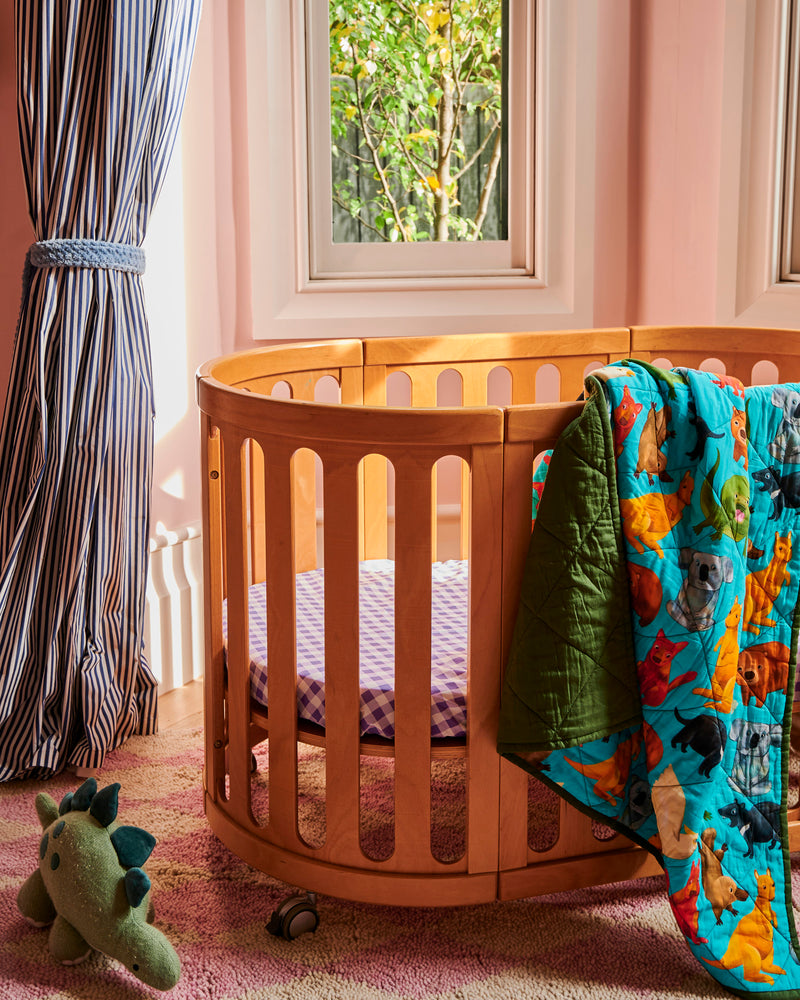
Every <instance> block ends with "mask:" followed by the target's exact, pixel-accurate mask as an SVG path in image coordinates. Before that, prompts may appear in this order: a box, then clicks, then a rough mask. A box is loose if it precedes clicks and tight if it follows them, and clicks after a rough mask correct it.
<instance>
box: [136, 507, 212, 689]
mask: <svg viewBox="0 0 800 1000" xmlns="http://www.w3.org/2000/svg"><path fill="white" fill-rule="evenodd" d="M200 530H201V528H200V522H199V521H198V522H195V523H193V524H188V525H185V526H184V527H183V528H180V529H178V530H177V531H169V532H166V533H164V534H159V535H155V536H153V537H152V538H151V539H150V569H149V572H148V576H147V591H146V596H145V655H146V657H147V662H148V663H149V665H150V667H151V669H152V670H153V672H154V673H155V675H156V677H157V678H158V693H159V694H166V692H167V691H171V690H172V689H173V688H177V687H181V686H182V685H183V684H188V683H189V681H192V680H195V679H197V678H199V677H202V676H203V540H202V538H201V535H200Z"/></svg>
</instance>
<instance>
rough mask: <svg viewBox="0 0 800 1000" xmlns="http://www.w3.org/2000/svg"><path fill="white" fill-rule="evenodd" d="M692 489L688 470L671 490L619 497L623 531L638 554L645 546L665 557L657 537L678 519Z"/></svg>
mask: <svg viewBox="0 0 800 1000" xmlns="http://www.w3.org/2000/svg"><path fill="white" fill-rule="evenodd" d="M693 489H694V479H692V476H691V473H689V472H685V473H684V474H683V479H681V481H680V483H679V485H678V489H677V490H676V491H675V492H674V493H661V492H659V493H645V494H644V495H643V496H640V497H630V498H629V499H621V500H620V502H619V507H620V513H621V514H622V519H623V520H622V530H623V533H624V534H625V537H626V538H627V539H628V541H629V542H630V543H631V545H632V546H633V547H634V549H636V551H637V552H638V553H639V555H642V554H643V553H644V546H645V545H646V546H647V547H648V548H649V549H652V550H653V551H654V552H656V553H657V554H658V558H659V559H663V558H664V551H663V549H662V548H661V546H660V545H659V544H658V542H659V539H661V538H663V537H664V536H665V535H668V534H669V532H670V531H672V529H673V528H674V527H675V525H676V524H677V523H678V521H680V519H681V515H682V514H683V510H684V508H685V507H686V505H687V504H688V503H691V500H692V490H693Z"/></svg>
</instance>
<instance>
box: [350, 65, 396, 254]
mask: <svg viewBox="0 0 800 1000" xmlns="http://www.w3.org/2000/svg"><path fill="white" fill-rule="evenodd" d="M353 82H354V84H355V88H356V108H357V109H358V117H359V121H360V122H361V131H362V132H363V133H364V142H366V144H367V149H369V151H370V156H371V158H372V164H373V166H374V167H375V172H376V173H377V175H378V180H379V181H380V185H381V187H382V188H383V194H384V197H385V198H386V200H387V202H388V203H389V208H390V209H391V211H392V215H393V216H394V221H395V227H396V228H397V231H398V232H399V233H400V235H401V236H402V238H403V241H404V242H408V236H407V235H406V231H405V228H404V226H403V220H402V219H401V217H400V209H399V207H398V205H397V202H396V201H395V198H394V195H393V194H392V191H391V188H390V187H389V181H388V179H387V177H386V171H385V170H384V169H383V164H382V163H381V161H380V157H379V156H378V149H377V147H376V146H375V145H374V144H373V142H372V140H371V138H370V135H369V129H368V127H367V122H366V118H365V114H364V102H363V101H362V98H361V87H360V86H359V82H358V77H357V76H356V77H355V78H354V80H353Z"/></svg>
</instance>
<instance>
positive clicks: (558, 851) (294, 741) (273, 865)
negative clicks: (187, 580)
mask: <svg viewBox="0 0 800 1000" xmlns="http://www.w3.org/2000/svg"><path fill="white" fill-rule="evenodd" d="M798 347H800V333H798V332H795V331H785V330H764V329H758V330H756V329H743V328H716V327H715V328H707V327H705V328H689V327H683V328H669V327H648V328H633V329H626V328H621V329H606V330H583V331H567V332H563V331H558V332H545V333H520V334H497V335H485V336H480V337H467V336H448V337H418V338H415V337H408V338H401V339H396V338H392V339H390V338H385V339H383V338H371V339H365V340H344V341H337V342H323V343H299V344H295V345H290V346H277V347H268V348H264V349H259V350H251V351H246V352H244V353H241V354H236V355H232V356H228V357H224V358H220V359H218V360H216V361H212V362H209V363H208V364H206V365H204V366H203V368H201V370H200V372H199V373H198V400H199V405H200V409H201V411H202V415H203V461H204V474H203V517H204V528H203V535H204V546H205V609H206V633H205V635H206V677H205V729H206V734H205V740H206V753H205V776H204V783H205V809H206V815H207V817H208V820H209V822H210V824H211V826H212V828H213V829H214V831H215V832H216V833H217V835H218V836H219V837H220V839H221V840H222V841H223V842H224V843H225V844H226V845H227V846H228V847H229V848H230V849H231V850H232V851H234V852H235V853H236V854H237V855H239V856H241V857H242V858H243V859H244V860H245V861H247V862H248V863H249V864H251V865H253V866H254V867H256V868H259V869H261V870H263V871H265V872H267V873H269V874H271V875H274V876H276V877H277V878H279V879H281V880H283V881H284V882H287V883H289V884H293V885H296V886H302V887H303V888H305V889H308V890H312V891H319V892H323V893H326V894H330V895H335V896H340V897H343V898H348V899H353V900H362V901H369V902H379V903H391V904H408V905H452V904H467V903H480V902H486V901H490V900H495V899H513V898H518V897H524V896H532V895H537V894H541V893H548V892H554V891H559V890H566V889H571V888H575V887H579V886H586V885H592V884H599V883H604V882H610V881H616V880H621V879H628V878H632V877H636V876H640V875H646V874H655V873H657V872H659V871H660V868H659V867H658V865H657V864H656V862H655V861H654V859H653V858H652V857H650V856H649V855H648V854H647V853H646V852H644V851H643V850H641V849H640V848H638V847H635V846H633V845H632V844H630V843H629V842H628V841H627V840H625V838H623V837H620V836H614V837H612V838H610V839H602V838H601V837H600V836H599V835H598V831H597V829H596V828H595V827H593V825H592V823H591V822H590V820H589V819H588V818H587V817H585V816H584V815H582V814H581V813H579V812H577V811H576V810H574V809H573V808H572V807H570V806H569V805H567V804H565V803H564V802H563V801H559V805H558V807H557V808H558V832H557V839H556V840H555V842H554V843H552V844H550V845H549V846H547V847H546V848H545V849H536V848H535V847H534V846H532V844H531V842H530V837H529V820H528V800H529V788H528V783H529V781H531V780H533V779H530V778H529V776H528V775H526V774H525V773H524V772H523V771H521V770H520V769H518V768H516V767H514V766H513V765H511V764H509V763H508V762H507V761H505V760H503V759H501V758H500V757H499V756H498V754H497V753H496V750H495V739H496V726H497V714H498V707H499V697H500V685H501V678H502V671H503V664H504V662H505V657H506V653H507V650H508V646H509V642H510V637H511V632H512V629H513V625H514V620H515V614H516V609H517V600H518V594H519V587H520V580H521V575H522V569H523V564H524V560H525V556H526V552H527V545H528V539H529V536H530V527H531V470H532V467H533V465H534V461H535V459H536V457H537V456H539V455H541V453H542V452H543V451H544V450H545V449H547V448H549V447H552V445H553V443H554V441H555V439H556V438H557V437H558V435H559V433H560V431H561V430H562V429H563V428H564V427H565V426H566V424H567V423H568V422H569V421H570V420H572V419H573V418H574V417H575V416H576V415H577V414H578V413H579V411H580V409H581V406H582V404H581V403H580V402H578V401H577V399H578V396H579V395H580V393H581V391H582V388H583V379H584V376H585V374H586V373H587V372H588V371H589V370H591V369H592V368H596V367H600V366H602V365H605V364H607V363H609V362H611V361H615V360H620V359H623V358H626V357H634V358H639V359H642V360H651V361H656V362H657V363H663V364H664V365H665V366H666V365H671V366H678V365H684V366H688V367H694V368H699V367H708V368H712V369H713V370H715V371H721V372H724V373H727V374H728V375H732V376H736V377H737V378H739V379H740V380H741V381H742V382H744V383H745V384H751V383H753V382H754V381H758V382H761V383H765V382H773V381H779V382H783V381H797V380H800V357H798ZM709 359H711V360H709ZM764 362H767V364H766V365H765V364H764ZM498 368H500V369H505V371H506V372H507V373H508V376H510V398H508V399H506V400H505V401H504V404H503V405H489V404H488V403H487V382H489V381H490V373H492V372H493V371H494V370H495V369H498ZM451 369H452V370H454V371H455V372H457V373H458V376H459V378H460V382H461V401H460V402H461V405H458V406H452V405H449V406H441V405H437V402H438V400H437V383H438V382H439V379H440V377H441V376H442V373H444V372H446V371H448V370H451ZM396 373H403V374H404V376H406V377H407V379H408V381H409V382H410V405H406V406H393V405H387V384H389V383H390V380H391V378H392V376H395V375H396ZM326 376H327V377H329V380H330V379H331V378H332V379H333V380H335V383H336V385H337V387H338V392H339V393H340V402H338V403H322V402H318V401H315V391H317V389H316V387H317V386H318V384H320V380H323V379H325V377H326ZM508 376H506V378H508ZM448 377H452V376H448ZM279 383H285V385H284V389H285V388H286V386H288V392H289V393H290V394H291V398H290V399H284V398H276V396H272V395H270V394H271V393H272V392H273V390H274V389H275V388H276V386H277V385H278V384H279ZM543 386H544V389H543ZM545 390H546V391H545ZM543 396H544V401H543ZM389 402H391V400H389ZM315 456H316V457H315ZM447 456H455V457H456V458H457V459H460V460H461V463H462V472H461V477H460V479H461V485H460V502H459V505H458V508H459V511H460V532H459V534H458V540H457V542H456V547H457V549H458V551H457V552H456V557H460V558H462V559H467V560H468V566H469V635H468V643H469V663H468V681H467V734H466V738H465V739H460V740H458V739H457V740H432V739H431V733H430V697H431V690H430V685H431V679H430V630H431V599H430V593H431V564H432V562H434V561H436V560H437V558H442V553H441V551H439V550H440V543H439V536H440V535H441V525H440V524H439V525H438V526H437V514H441V509H442V504H441V503H437V477H436V476H434V475H433V470H434V467H435V466H436V463H437V462H439V461H440V460H441V459H444V458H446V457H447ZM387 461H388V462H390V463H391V468H392V472H393V483H394V486H393V492H394V497H393V501H392V497H391V495H390V491H391V482H390V480H389V479H388V477H387ZM318 480H320V483H318ZM320 494H321V496H322V497H323V498H324V521H323V525H322V527H321V528H320V526H319V525H318V524H317V507H318V504H319V499H320ZM437 527H438V530H437ZM392 535H393V545H392ZM320 537H321V542H320ZM387 556H391V557H392V558H393V560H394V573H395V594H396V598H395V601H396V603H395V629H396V631H395V656H396V661H395V712H396V718H395V726H396V735H395V737H394V739H393V740H387V739H384V738H381V737H376V736H371V737H370V736H366V737H362V736H360V732H359V659H358V657H359V653H358V614H359V610H358V605H359V591H358V567H359V563H360V561H362V560H371V559H385V558H387ZM320 564H323V565H324V567H325V574H326V577H325V578H326V580H328V581H330V584H329V585H326V589H325V619H324V621H325V626H324V627H325V711H326V724H325V729H324V730H321V729H320V728H319V727H315V726H313V725H310V724H307V723H304V722H301V721H299V720H298V714H297V702H296V684H297V676H296V670H297V667H296V648H295V629H296V627H299V628H302V621H301V622H297V621H296V620H295V617H296V616H295V601H294V586H295V574H296V573H303V572H305V571H309V570H314V569H315V568H316V567H317V566H319V565H320ZM259 581H263V582H264V583H265V590H266V615H267V621H268V657H269V662H270V664H277V665H279V669H274V668H273V669H271V670H270V673H269V680H268V683H269V689H268V690H269V695H268V704H269V709H268V711H267V709H266V708H265V707H264V706H263V705H261V704H258V703H256V702H255V701H254V700H253V699H252V697H251V690H250V678H249V673H250V670H249V664H250V649H249V645H250V636H249V621H248V591H249V588H250V587H251V586H252V585H253V584H254V583H257V582H259ZM224 614H226V615H227V651H226V647H225V641H224V635H223V632H224V627H223V615H224ZM267 738H268V780H269V813H268V818H267V819H266V820H264V819H263V818H262V817H259V818H257V817H256V815H255V814H254V810H253V803H252V789H253V783H252V782H253V779H252V774H251V762H252V754H251V750H252V748H253V747H254V746H257V745H258V744H260V743H262V741H264V740H266V739H267ZM303 742H307V743H312V744H317V745H321V746H324V748H325V768H326V774H327V781H326V792H325V828H326V837H325V840H324V843H322V844H315V845H311V844H309V843H308V842H307V841H306V840H305V839H304V838H303V836H302V835H301V832H300V830H299V824H298V796H299V789H298V766H297V759H298V746H299V745H300V744H301V743H303ZM369 756H384V757H390V758H392V759H393V765H394V850H393V851H392V853H391V855H390V856H389V857H386V858H381V859H376V858H374V857H370V856H368V855H367V853H365V850H364V847H363V844H362V842H361V838H360V808H361V807H360V766H361V765H360V762H361V761H362V759H363V758H364V757H369ZM432 758H433V759H448V758H449V759H453V760H462V761H463V762H464V773H465V779H464V780H465V796H466V809H465V823H466V831H465V849H464V851H463V853H462V855H461V856H460V857H459V858H457V859H456V860H447V861H442V860H440V859H439V858H437V857H435V856H434V853H433V852H432V849H431V794H430V787H431V760H432ZM799 812H800V811H799V810H798V809H794V810H792V812H791V814H790V847H791V848H792V849H797V848H798V847H800V815H799Z"/></svg>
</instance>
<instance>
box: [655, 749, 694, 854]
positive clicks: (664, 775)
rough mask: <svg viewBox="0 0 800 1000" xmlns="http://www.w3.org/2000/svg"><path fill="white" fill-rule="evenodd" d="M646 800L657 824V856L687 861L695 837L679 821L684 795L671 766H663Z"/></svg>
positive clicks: (681, 815)
mask: <svg viewBox="0 0 800 1000" xmlns="http://www.w3.org/2000/svg"><path fill="white" fill-rule="evenodd" d="M650 797H651V801H652V803H653V812H654V813H655V816H656V823H657V825H658V837H659V841H660V843H661V853H662V854H663V855H664V857H665V858H673V859H674V860H675V861H684V860H685V859H686V858H690V857H691V856H692V855H693V854H694V851H695V846H696V844H697V834H696V833H693V832H692V831H691V830H690V829H689V828H688V827H687V826H686V824H685V823H684V822H683V817H684V813H685V812H686V793H685V792H684V790H683V787H682V786H681V783H680V782H679V781H678V776H677V775H676V774H675V768H674V767H673V766H672V764H670V765H669V766H668V767H665V768H664V770H663V771H662V772H661V774H659V776H658V777H657V778H656V780H655V781H654V782H653V790H652V792H651V796H650Z"/></svg>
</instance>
